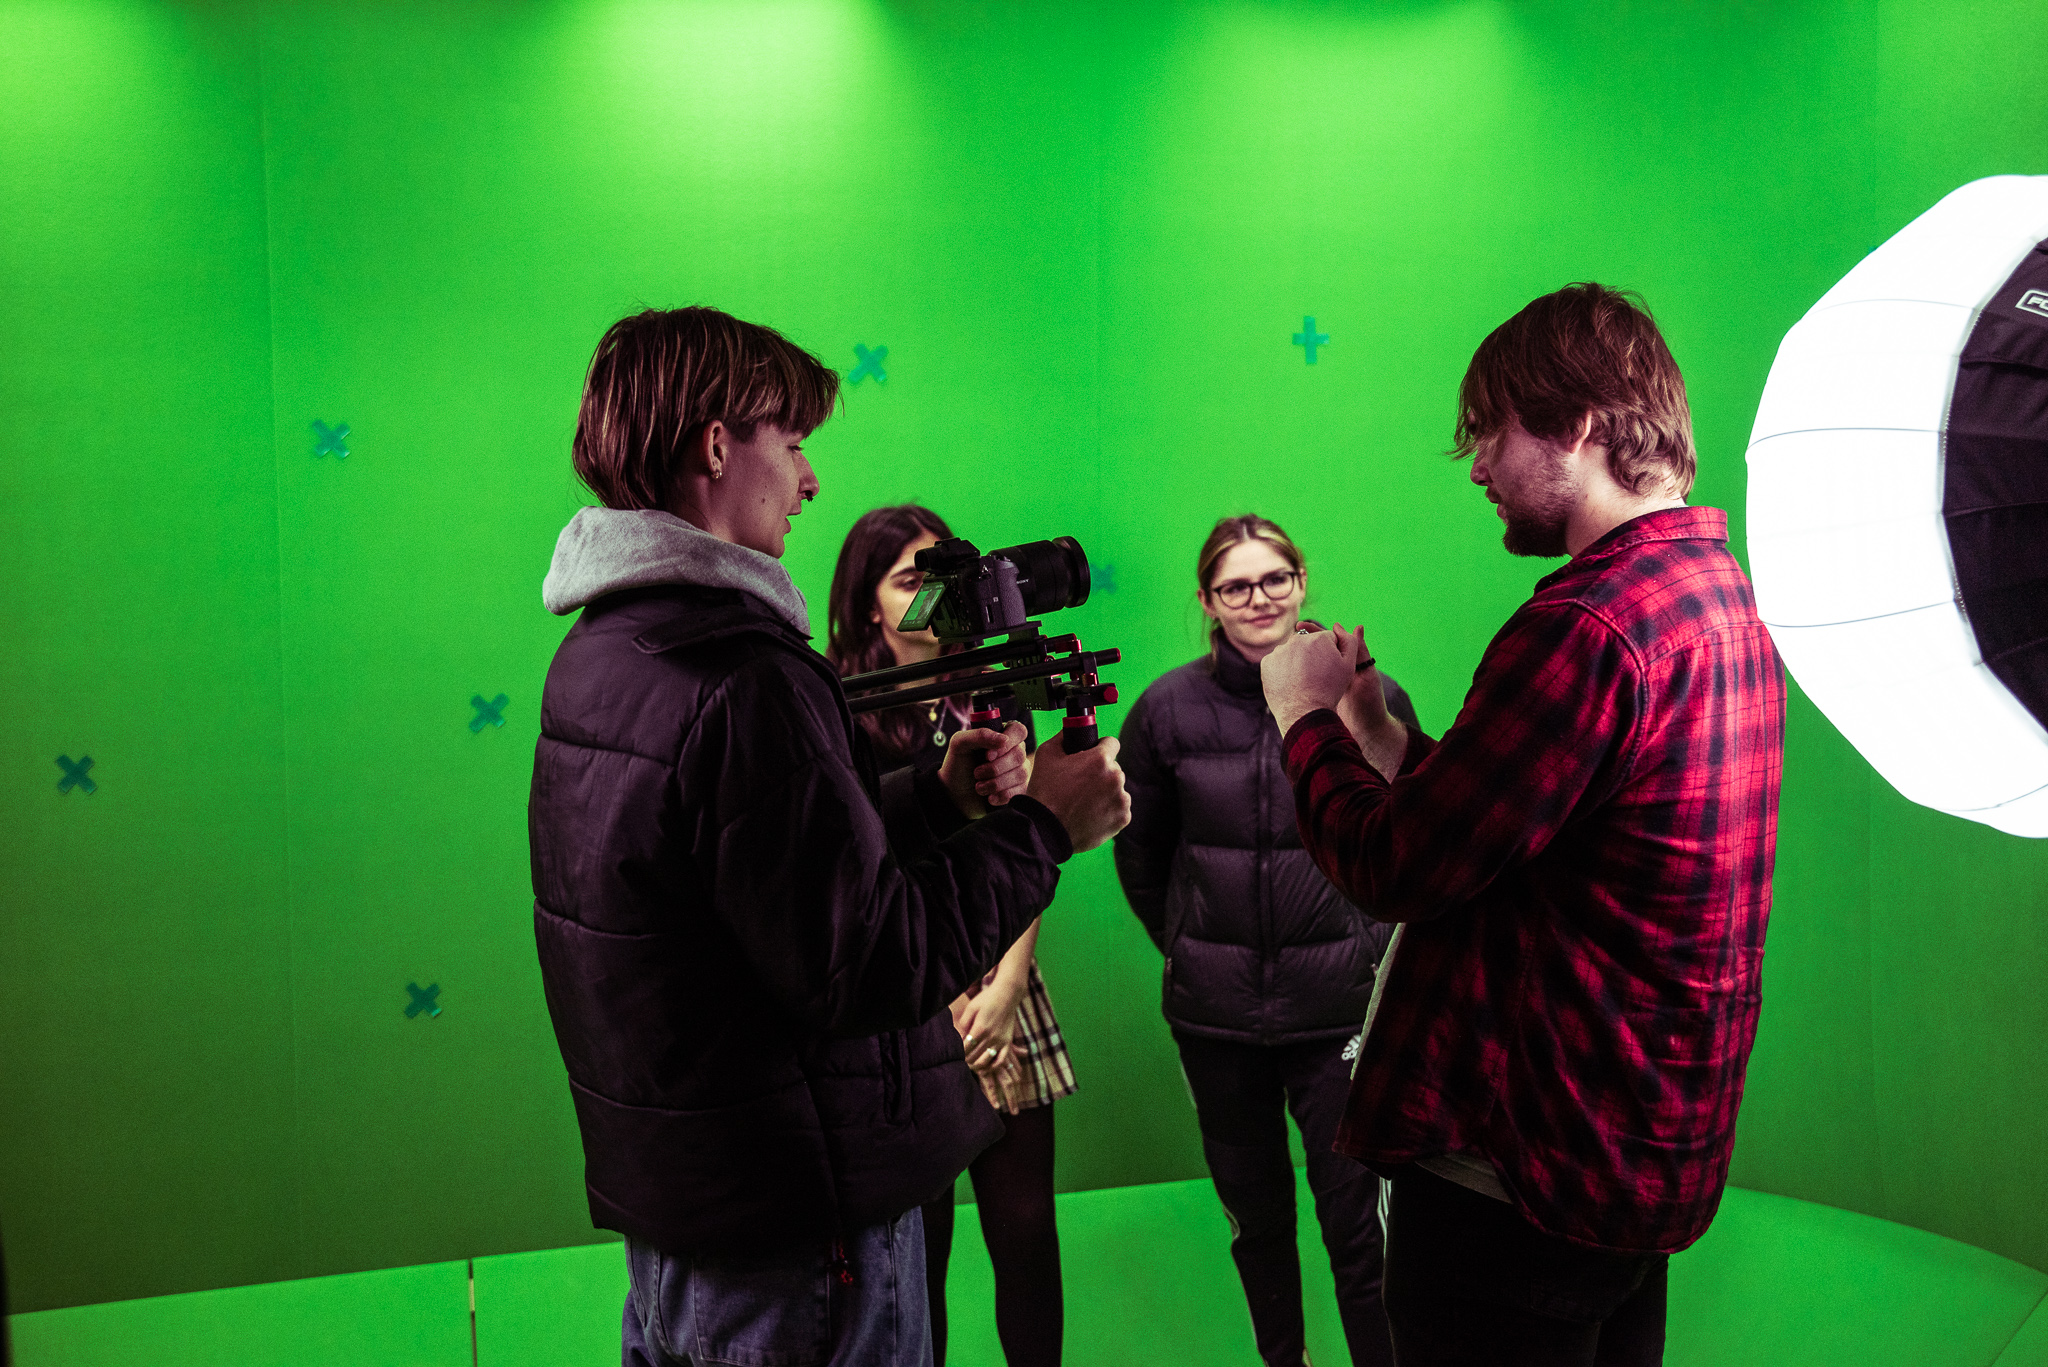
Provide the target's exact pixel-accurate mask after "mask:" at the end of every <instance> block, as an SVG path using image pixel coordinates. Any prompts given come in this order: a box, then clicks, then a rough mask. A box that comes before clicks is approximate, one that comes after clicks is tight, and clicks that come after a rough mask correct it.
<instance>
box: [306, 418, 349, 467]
mask: <svg viewBox="0 0 2048 1367" xmlns="http://www.w3.org/2000/svg"><path fill="white" fill-rule="evenodd" d="M321 456H333V457H334V458H335V459H336V460H347V459H348V424H347V423H345V422H338V423H336V424H334V426H332V427H329V426H328V425H327V424H326V423H324V422H321V421H320V420H319V419H318V418H315V419H314V420H313V457H314V459H316V460H317V459H319V458H320V457H321Z"/></svg>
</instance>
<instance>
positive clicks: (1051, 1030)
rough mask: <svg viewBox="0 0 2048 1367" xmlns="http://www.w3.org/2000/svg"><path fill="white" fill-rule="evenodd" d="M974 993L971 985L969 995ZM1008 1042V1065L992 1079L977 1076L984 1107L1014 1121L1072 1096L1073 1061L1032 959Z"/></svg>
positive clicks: (999, 1069)
mask: <svg viewBox="0 0 2048 1367" xmlns="http://www.w3.org/2000/svg"><path fill="white" fill-rule="evenodd" d="M980 991H981V985H980V984H978V983H977V984H976V985H975V987H974V989H973V992H971V993H969V995H970V996H972V995H975V994H978V993H979V992H980ZM1010 1042H1011V1044H1012V1045H1013V1046H1014V1047H1013V1048H1012V1050H1011V1058H1010V1060H1009V1061H1008V1062H1006V1063H1004V1064H1003V1066H1002V1067H1000V1068H998V1069H996V1070H995V1072H993V1073H983V1074H980V1075H979V1076H980V1078H981V1090H982V1091H984V1092H986V1093H987V1094H988V1104H989V1105H991V1106H993V1107H995V1108H996V1109H997V1110H999V1111H1004V1112H1007V1113H1008V1114H1010V1115H1015V1114H1017V1113H1018V1112H1019V1111H1028V1110H1030V1109H1032V1108H1033V1107H1035V1106H1050V1105H1052V1103H1053V1102H1055V1101H1058V1100H1059V1099H1060V1098H1061V1097H1063V1096H1072V1095H1073V1094H1074V1091H1075V1089H1076V1086H1077V1084H1076V1083H1075V1081H1074V1061H1073V1060H1072V1059H1071V1058H1069V1057H1068V1056H1067V1042H1066V1041H1065V1040H1064V1039H1062V1038H1061V1037H1060V1023H1059V1021H1058V1019H1057V1018H1055V1017H1054V1016H1053V1014H1052V998H1051V997H1049V996H1047V995H1046V991H1045V978H1044V977H1043V976H1042V975H1041V974H1040V973H1039V971H1038V960H1036V959H1033V960H1032V961H1031V976H1030V978H1029V979H1027V980H1026V982H1025V984H1024V995H1023V996H1022V997H1019V998H1018V999H1017V1029H1016V1031H1015V1033H1013V1034H1012V1035H1011V1036H1010Z"/></svg>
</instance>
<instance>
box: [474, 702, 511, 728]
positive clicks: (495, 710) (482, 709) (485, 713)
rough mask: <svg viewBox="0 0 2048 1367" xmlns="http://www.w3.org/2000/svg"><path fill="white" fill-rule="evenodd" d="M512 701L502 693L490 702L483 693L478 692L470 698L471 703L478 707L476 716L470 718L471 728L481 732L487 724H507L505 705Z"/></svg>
mask: <svg viewBox="0 0 2048 1367" xmlns="http://www.w3.org/2000/svg"><path fill="white" fill-rule="evenodd" d="M511 701H512V700H511V699H510V698H508V697H506V696H505V695H504V694H503V693H500V694H499V695H498V696H497V697H495V698H493V699H491V700H490V701H489V702H485V701H484V695H483V694H481V693H478V694H476V695H475V696H474V697H472V698H471V699H470V700H469V705H470V706H471V707H474V708H475V709H476V716H474V717H472V718H470V722H469V729H470V730H471V731H473V732H478V733H481V732H482V731H483V729H484V728H485V727H486V726H503V725H504V724H505V705H506V704H507V703H509V702H511Z"/></svg>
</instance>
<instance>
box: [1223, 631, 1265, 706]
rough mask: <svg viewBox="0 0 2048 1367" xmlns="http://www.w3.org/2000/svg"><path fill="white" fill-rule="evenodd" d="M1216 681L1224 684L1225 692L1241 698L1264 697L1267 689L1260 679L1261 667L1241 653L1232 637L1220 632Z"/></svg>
mask: <svg viewBox="0 0 2048 1367" xmlns="http://www.w3.org/2000/svg"><path fill="white" fill-rule="evenodd" d="M1216 682H1217V683H1219V684H1221V685H1223V691H1224V692H1226V693H1235V694H1237V695H1238V696H1239V697H1241V698H1257V697H1263V696H1264V695H1265V691H1266V690H1265V685H1264V684H1263V683H1261V682H1260V680H1259V667H1258V666H1257V665H1255V664H1253V663H1252V662H1251V661H1250V660H1247V659H1246V658H1245V657H1244V656H1243V655H1241V654H1239V653H1238V649H1237V647H1236V646H1234V645H1232V644H1231V643H1230V638H1229V637H1227V636H1221V635H1220V633H1219V639H1218V640H1217V642H1216Z"/></svg>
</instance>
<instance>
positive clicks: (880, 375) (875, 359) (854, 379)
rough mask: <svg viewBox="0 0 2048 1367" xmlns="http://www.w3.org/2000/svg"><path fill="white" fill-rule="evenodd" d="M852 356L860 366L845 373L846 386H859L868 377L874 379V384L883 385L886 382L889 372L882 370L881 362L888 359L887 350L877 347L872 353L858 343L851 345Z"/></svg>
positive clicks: (883, 347)
mask: <svg viewBox="0 0 2048 1367" xmlns="http://www.w3.org/2000/svg"><path fill="white" fill-rule="evenodd" d="M853 354H854V357H855V359H857V360H858V361H859V362H860V364H859V365H857V366H855V367H854V368H853V369H851V370H849V371H847V372H846V382H847V383H848V384H859V383H860V382H861V381H862V380H865V379H868V378H870V377H872V378H873V379H874V382H875V383H876V384H883V383H885V382H886V381H887V380H888V378H889V372H888V371H886V370H884V369H882V362H884V361H886V360H888V359H889V348H887V347H885V346H878V347H876V348H875V349H874V350H873V351H870V350H868V349H867V348H866V347H864V346H862V345H861V344H860V343H859V342H855V343H854V344H853Z"/></svg>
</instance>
